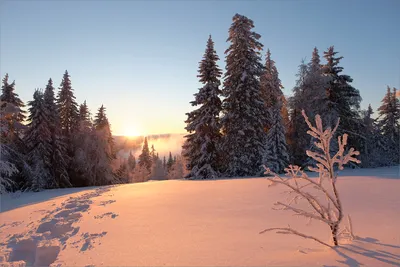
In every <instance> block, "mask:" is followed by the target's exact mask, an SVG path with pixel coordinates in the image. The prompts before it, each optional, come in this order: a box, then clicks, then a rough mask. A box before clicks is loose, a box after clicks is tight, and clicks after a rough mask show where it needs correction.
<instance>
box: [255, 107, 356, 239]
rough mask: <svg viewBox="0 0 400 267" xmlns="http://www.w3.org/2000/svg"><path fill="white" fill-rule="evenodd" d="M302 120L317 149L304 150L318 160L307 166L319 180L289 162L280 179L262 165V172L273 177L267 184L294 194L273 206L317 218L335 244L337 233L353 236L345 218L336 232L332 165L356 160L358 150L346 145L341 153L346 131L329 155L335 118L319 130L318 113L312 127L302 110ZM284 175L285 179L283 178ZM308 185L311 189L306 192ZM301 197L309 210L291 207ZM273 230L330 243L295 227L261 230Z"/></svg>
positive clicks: (337, 206) (338, 214) (338, 210)
mask: <svg viewBox="0 0 400 267" xmlns="http://www.w3.org/2000/svg"><path fill="white" fill-rule="evenodd" d="M302 114H303V116H304V119H305V121H306V123H307V125H308V127H309V128H310V130H309V131H307V133H308V134H309V135H311V136H313V137H314V138H315V139H316V142H315V145H316V147H317V148H318V149H320V150H321V151H310V150H307V152H306V153H307V155H308V156H309V157H311V158H313V159H314V160H316V161H317V162H318V163H317V164H316V166H317V167H311V166H310V167H309V169H310V170H311V171H313V172H318V173H319V179H318V180H316V179H313V178H310V177H308V175H307V174H306V173H305V172H303V171H302V170H301V169H300V167H298V166H293V165H290V166H289V167H288V168H286V169H285V172H286V177H285V178H282V177H281V176H279V175H278V174H276V173H274V172H272V171H271V170H270V169H269V168H266V167H265V166H264V168H265V174H272V175H273V176H274V177H272V178H269V180H270V182H271V185H284V186H285V187H287V188H289V190H290V191H289V194H295V196H294V197H292V198H291V199H290V200H289V201H288V202H287V203H283V202H280V201H278V202H276V203H275V206H278V207H280V209H281V210H290V211H292V212H294V213H295V215H299V216H304V217H306V218H309V219H310V220H311V219H314V220H317V221H321V222H323V223H325V224H327V225H328V226H329V228H330V230H331V234H332V240H333V244H334V245H335V246H337V245H338V236H339V235H342V234H347V235H348V236H349V237H350V238H353V237H354V235H353V234H352V225H351V220H350V217H349V228H346V229H345V230H344V231H342V232H340V233H339V225H340V222H341V220H342V219H343V208H342V204H341V201H340V197H339V192H338V190H337V188H336V181H337V173H336V172H335V170H334V169H335V166H338V168H339V169H340V170H342V169H343V165H345V164H347V163H349V162H356V163H360V161H359V160H358V159H357V158H356V157H355V156H357V155H359V152H358V151H355V150H354V148H350V149H349V151H348V152H347V153H345V147H346V145H347V134H344V135H343V136H339V137H338V144H339V148H338V151H337V152H336V154H335V155H334V156H333V157H331V155H330V143H331V140H332V138H333V137H334V134H335V132H336V130H337V128H338V126H339V120H338V122H337V124H336V126H335V128H334V129H333V130H332V129H331V128H327V129H325V130H324V129H323V125H322V120H321V117H320V116H319V115H317V116H316V117H315V122H316V126H315V127H314V126H313V125H312V124H311V122H310V121H309V119H308V117H307V115H306V114H305V112H304V110H303V111H302ZM287 177H288V178H287ZM309 188H312V189H313V190H314V191H308V189H309ZM316 193H320V194H322V195H324V196H325V197H324V198H320V197H318V196H317V195H316ZM301 199H303V200H305V201H306V202H307V203H308V204H309V208H311V211H308V210H306V209H303V208H299V207H296V206H294V205H295V204H296V203H297V201H298V200H301ZM272 230H276V231H277V233H281V234H295V235H298V236H301V237H304V238H308V239H313V240H315V241H317V242H319V243H321V244H324V245H327V246H330V245H328V244H326V243H325V242H322V241H321V240H319V239H318V238H315V237H312V236H308V235H305V234H302V233H300V232H297V231H296V230H293V229H291V228H290V227H289V228H268V229H266V230H264V231H263V232H261V233H264V232H267V231H272Z"/></svg>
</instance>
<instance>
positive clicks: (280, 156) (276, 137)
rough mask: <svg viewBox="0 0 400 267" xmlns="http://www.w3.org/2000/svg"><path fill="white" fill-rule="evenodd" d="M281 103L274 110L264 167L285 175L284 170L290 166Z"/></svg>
mask: <svg viewBox="0 0 400 267" xmlns="http://www.w3.org/2000/svg"><path fill="white" fill-rule="evenodd" d="M279 102H280V100H278V103H276V104H275V105H276V106H275V107H273V108H272V112H271V118H272V124H271V128H270V129H269V131H268V135H267V140H266V147H265V155H264V158H263V161H264V165H265V166H266V167H268V168H270V169H271V170H272V171H273V172H275V173H283V171H284V169H285V168H286V167H287V166H288V165H289V154H288V149H287V144H286V138H285V127H284V125H283V123H282V115H281V104H280V103H279Z"/></svg>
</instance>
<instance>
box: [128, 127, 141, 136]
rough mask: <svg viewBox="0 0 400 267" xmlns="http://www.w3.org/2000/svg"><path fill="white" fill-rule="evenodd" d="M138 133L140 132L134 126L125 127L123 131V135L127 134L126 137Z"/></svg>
mask: <svg viewBox="0 0 400 267" xmlns="http://www.w3.org/2000/svg"><path fill="white" fill-rule="evenodd" d="M140 135H141V134H140V132H139V131H138V130H137V129H136V128H134V127H129V128H126V129H125V131H124V136H127V137H137V136H140Z"/></svg>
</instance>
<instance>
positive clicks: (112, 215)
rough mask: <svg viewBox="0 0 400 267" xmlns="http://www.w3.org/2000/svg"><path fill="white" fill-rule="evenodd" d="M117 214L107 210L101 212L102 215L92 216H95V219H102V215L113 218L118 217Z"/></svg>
mask: <svg viewBox="0 0 400 267" xmlns="http://www.w3.org/2000/svg"><path fill="white" fill-rule="evenodd" d="M118 216H119V215H118V214H116V213H113V212H107V213H104V214H102V215H97V216H94V218H95V219H103V218H104V217H111V218H112V219H115V218H116V217H118Z"/></svg>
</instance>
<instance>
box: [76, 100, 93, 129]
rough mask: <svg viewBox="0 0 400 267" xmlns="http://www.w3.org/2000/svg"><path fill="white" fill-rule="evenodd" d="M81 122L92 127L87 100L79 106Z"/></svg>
mask: <svg viewBox="0 0 400 267" xmlns="http://www.w3.org/2000/svg"><path fill="white" fill-rule="evenodd" d="M79 121H80V122H83V123H85V124H86V125H91V114H90V111H89V108H88V106H87V104H86V100H85V101H83V103H82V104H81V105H80V106H79Z"/></svg>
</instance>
